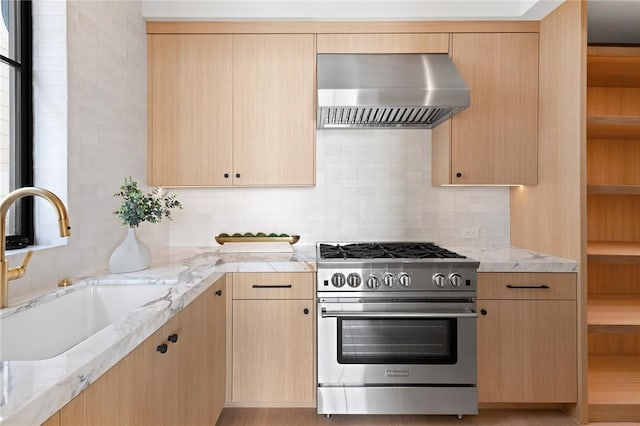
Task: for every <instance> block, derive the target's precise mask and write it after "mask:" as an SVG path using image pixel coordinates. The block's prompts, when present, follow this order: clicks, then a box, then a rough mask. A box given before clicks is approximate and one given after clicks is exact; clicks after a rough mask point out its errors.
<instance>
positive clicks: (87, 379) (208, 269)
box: [0, 246, 315, 426]
mask: <svg viewBox="0 0 640 426" xmlns="http://www.w3.org/2000/svg"><path fill="white" fill-rule="evenodd" d="M294 248H295V252H294V253H234V254H220V253H218V248H212V247H208V248H196V249H194V248H169V249H165V250H161V251H159V252H158V253H154V256H153V264H152V266H151V268H150V269H147V270H144V271H139V272H132V273H128V274H105V275H100V276H96V277H92V278H86V279H79V280H76V282H75V283H74V284H73V285H72V286H70V287H66V288H63V289H58V290H53V291H51V292H49V293H46V294H44V295H42V296H39V297H36V298H34V299H31V300H29V301H28V302H27V303H24V304H21V305H17V306H11V307H9V308H6V309H2V310H1V311H0V318H4V317H7V316H9V315H12V314H14V313H17V312H19V311H22V310H25V309H30V308H32V307H34V306H37V305H40V304H42V303H46V302H47V301H50V300H52V299H55V298H57V297H60V296H62V295H64V294H67V293H70V292H73V291H76V290H79V289H81V288H84V287H87V286H90V285H126V284H157V285H168V286H167V292H166V293H165V294H164V295H163V296H162V297H160V298H158V299H156V300H153V301H152V302H150V303H147V304H146V305H144V306H143V307H140V308H137V309H135V310H134V311H132V312H131V314H129V315H127V316H125V317H123V318H121V319H120V320H118V321H116V322H114V323H113V324H110V325H109V326H107V327H106V328H104V329H102V330H101V331H99V332H98V333H96V334H94V335H92V336H91V337H89V338H88V339H86V340H84V341H82V342H80V343H79V344H77V345H76V346H74V347H73V348H71V349H69V350H68V351H66V352H65V353H63V354H60V355H58V356H56V357H53V358H49V359H45V360H38V361H1V362H0V376H1V377H2V392H1V393H0V424H2V425H3V426H5V425H6V426H9V425H20V426H24V425H39V424H41V423H43V422H44V421H46V420H47V419H48V418H49V417H50V416H52V415H53V414H55V413H56V412H57V411H58V410H60V409H61V408H62V407H63V406H64V405H65V404H67V403H68V402H69V401H71V399H73V398H74V397H75V396H77V395H78V394H79V393H80V392H81V391H82V390H83V389H85V388H86V387H87V386H89V385H90V384H91V383H92V382H94V381H95V380H96V379H97V378H98V377H100V376H101V375H102V374H103V373H105V372H106V371H107V370H108V369H109V368H111V367H112V366H113V365H115V364H116V363H117V362H118V361H120V360H121V359H122V358H123V357H124V356H125V355H127V354H128V353H129V352H131V351H132V350H133V349H134V348H135V347H137V346H138V345H139V344H140V343H142V342H143V341H144V340H145V339H146V338H147V337H149V336H150V335H151V334H153V333H154V332H155V331H156V330H158V329H159V328H160V327H161V326H162V325H163V324H164V323H166V322H167V321H168V320H169V319H171V318H172V317H173V316H174V315H175V314H176V313H178V312H179V311H181V310H182V308H184V307H185V306H186V305H187V304H189V303H190V302H191V301H192V300H194V299H195V298H196V297H198V296H199V295H200V294H201V293H202V292H203V291H204V290H206V289H207V288H208V287H209V286H210V285H212V284H213V283H215V282H216V281H217V280H218V279H219V278H221V277H222V276H223V275H224V274H225V273H227V272H313V271H315V246H300V247H296V246H294ZM14 285H15V284H14ZM54 285H55V284H54ZM169 285H170V286H169ZM55 320H56V319H55V318H51V321H55ZM0 326H1V324H0ZM64 326H65V325H64V324H61V327H64Z"/></svg>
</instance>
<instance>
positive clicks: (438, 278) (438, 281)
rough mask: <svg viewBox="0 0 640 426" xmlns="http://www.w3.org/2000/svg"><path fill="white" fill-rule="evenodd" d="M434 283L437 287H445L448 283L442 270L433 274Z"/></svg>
mask: <svg viewBox="0 0 640 426" xmlns="http://www.w3.org/2000/svg"><path fill="white" fill-rule="evenodd" d="M433 283H434V284H435V285H436V287H444V286H445V284H446V283H447V277H445V276H444V274H443V273H442V272H436V273H435V274H433Z"/></svg>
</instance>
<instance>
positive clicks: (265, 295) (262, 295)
mask: <svg viewBox="0 0 640 426" xmlns="http://www.w3.org/2000/svg"><path fill="white" fill-rule="evenodd" d="M313 282H314V274H313V273H309V272H299V273H296V272H288V273H277V272H266V273H235V274H233V298H234V299H313Z"/></svg>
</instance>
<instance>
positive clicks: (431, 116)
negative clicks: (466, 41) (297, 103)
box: [317, 53, 469, 129]
mask: <svg viewBox="0 0 640 426" xmlns="http://www.w3.org/2000/svg"><path fill="white" fill-rule="evenodd" d="M317 71H318V75H317V83H318V112H317V115H318V117H317V127H318V129H333V128H422V129H430V128H432V127H435V126H437V125H438V124H440V123H441V122H443V121H444V120H446V119H447V118H449V117H450V116H451V115H453V114H455V113H456V112H458V111H461V110H463V109H465V108H467V107H468V106H469V87H467V84H466V83H465V82H464V80H463V79H462V77H461V76H460V73H459V72H458V70H457V69H456V67H455V65H454V64H453V61H452V60H451V58H450V57H449V55H447V54H445V53H433V54H385V55H359V54H358V55H355V54H339V55H334V54H318V56H317Z"/></svg>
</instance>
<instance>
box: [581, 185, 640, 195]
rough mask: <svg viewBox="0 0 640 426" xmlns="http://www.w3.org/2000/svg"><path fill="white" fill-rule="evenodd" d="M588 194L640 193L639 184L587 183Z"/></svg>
mask: <svg viewBox="0 0 640 426" xmlns="http://www.w3.org/2000/svg"><path fill="white" fill-rule="evenodd" d="M587 192H588V193H589V194H607V195H640V185H587Z"/></svg>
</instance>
